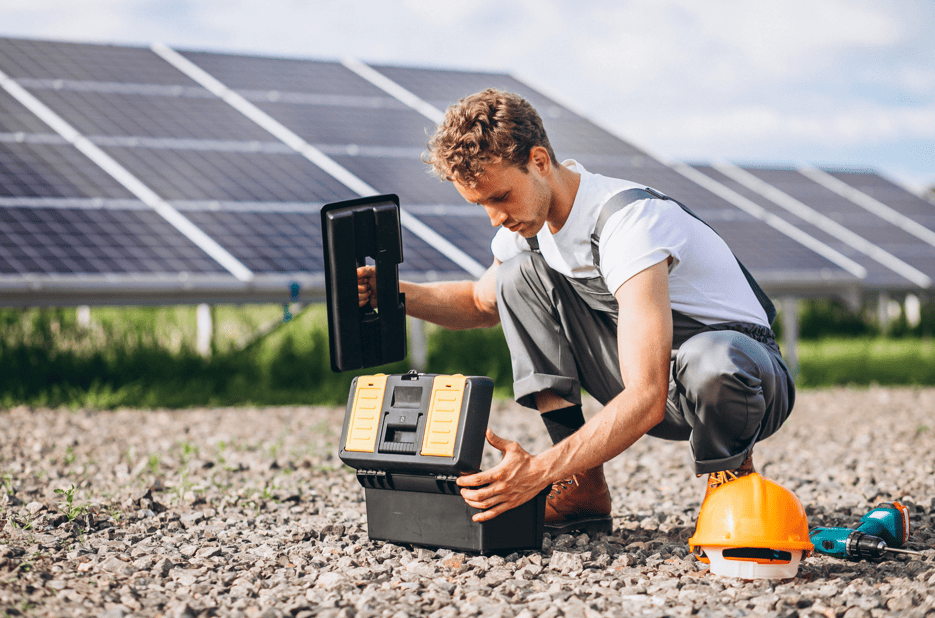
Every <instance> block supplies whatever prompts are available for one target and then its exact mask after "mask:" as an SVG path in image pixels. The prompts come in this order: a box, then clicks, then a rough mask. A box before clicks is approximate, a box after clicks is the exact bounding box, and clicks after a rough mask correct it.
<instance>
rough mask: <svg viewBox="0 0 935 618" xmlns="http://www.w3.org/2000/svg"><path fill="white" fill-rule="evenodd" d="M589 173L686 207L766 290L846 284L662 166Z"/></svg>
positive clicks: (801, 250)
mask: <svg viewBox="0 0 935 618" xmlns="http://www.w3.org/2000/svg"><path fill="white" fill-rule="evenodd" d="M585 167H587V166H585ZM591 171H595V172H597V173H601V174H605V175H609V176H617V177H622V178H626V179H628V180H632V181H634V182H640V183H645V184H646V185H647V186H650V187H653V188H655V189H658V190H659V191H662V192H663V193H665V194H666V195H668V196H670V197H672V198H673V199H676V200H678V201H680V202H682V203H683V204H685V205H686V206H688V208H690V209H691V210H692V212H694V213H695V214H696V215H698V216H699V217H701V219H702V220H704V221H705V222H706V223H707V224H708V225H710V226H711V227H712V228H714V230H715V231H716V232H717V233H718V234H719V235H720V236H721V237H722V238H723V239H724V240H725V242H727V244H728V245H729V246H730V248H731V250H732V251H733V252H734V254H735V255H736V256H737V257H738V258H739V259H740V261H741V262H743V263H744V265H745V266H746V267H747V268H748V269H749V270H750V271H751V272H752V273H753V274H754V276H756V277H757V279H758V280H762V281H760V283H761V284H762V285H768V284H769V283H770V281H771V280H772V279H775V280H777V281H783V280H785V279H786V278H788V277H789V276H790V275H791V274H792V273H794V272H795V271H799V277H801V278H802V279H810V280H817V281H821V280H822V279H832V278H835V279H846V278H847V277H845V276H844V275H843V273H842V272H841V267H840V266H838V265H836V264H834V263H833V262H831V261H830V260H828V259H827V258H825V257H822V256H821V255H817V254H815V253H814V252H812V251H810V250H808V249H806V248H805V247H803V246H802V245H801V244H800V243H798V242H796V241H795V240H793V239H791V238H789V237H788V236H786V235H784V234H782V233H781V232H779V231H777V230H776V229H774V228H772V227H770V226H768V225H766V224H765V223H763V222H762V221H760V220H759V219H756V218H754V217H753V216H751V215H750V214H748V213H746V212H744V211H742V210H740V209H739V208H737V207H736V206H734V205H732V204H730V203H729V202H727V201H725V200H724V199H722V198H720V197H718V196H717V195H714V194H713V193H711V192H710V191H708V190H706V189H704V188H703V187H700V186H698V185H697V184H695V183H694V182H692V181H691V180H689V179H687V178H685V177H684V176H682V175H681V174H678V173H676V172H674V171H672V170H671V169H670V168H668V167H666V166H663V165H661V164H659V163H658V162H654V161H648V162H646V163H645V164H644V165H641V166H639V167H623V166H602V165H597V166H595V168H594V169H593V170H591Z"/></svg>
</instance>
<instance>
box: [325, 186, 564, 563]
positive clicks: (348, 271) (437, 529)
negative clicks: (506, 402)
mask: <svg viewBox="0 0 935 618" xmlns="http://www.w3.org/2000/svg"><path fill="white" fill-rule="evenodd" d="M321 218H322V235H323V240H324V250H325V272H326V282H325V283H326V297H327V309H328V328H329V340H330V351H331V365H332V368H333V369H334V370H335V371H348V370H353V369H364V368H370V367H375V366H379V365H382V364H385V363H389V362H394V361H398V360H401V359H403V358H405V356H406V310H405V298H404V296H403V295H402V294H400V292H399V270H398V269H399V264H400V263H401V262H402V261H403V257H402V230H401V226H400V217H399V200H398V198H397V197H396V196H395V195H380V196H375V197H371V198H364V199H357V200H350V201H345V202H337V203H334V204H328V205H327V206H325V207H324V208H323V209H322V213H321ZM367 258H370V259H372V260H373V265H374V266H375V269H376V280H377V301H378V303H377V305H378V307H379V309H378V310H374V309H373V308H371V307H370V306H369V305H367V306H365V307H362V308H361V307H358V293H357V268H358V267H359V266H364V265H365V264H366V263H367ZM492 396H493V381H492V380H491V379H490V378H488V377H483V376H463V375H458V374H456V375H437V374H422V373H418V372H416V371H410V372H409V373H405V374H395V375H385V374H375V375H365V376H359V377H357V378H355V379H354V380H353V382H352V383H351V388H350V393H349V394H348V401H347V410H346V412H345V416H344V426H343V428H342V431H341V440H340V442H339V444H340V447H339V449H340V450H339V457H340V458H341V461H343V462H344V463H345V464H347V465H348V466H350V467H351V468H354V469H355V470H356V471H357V480H358V481H359V483H360V484H361V486H362V487H363V488H364V494H365V498H366V503H367V532H368V535H369V536H370V538H371V539H373V540H384V541H391V542H393V543H408V544H413V545H425V546H432V547H446V548H451V549H457V550H460V551H473V552H479V553H484V554H486V553H501V552H508V551H514V550H519V549H539V548H541V546H542V535H543V518H544V512H545V493H546V492H543V493H540V494H539V495H538V496H537V497H536V498H534V499H533V500H530V501H529V502H527V503H526V504H523V505H521V506H519V507H517V508H515V509H513V510H511V511H508V512H506V513H503V514H502V515H500V516H499V517H496V518H494V519H492V520H490V521H487V522H482V523H477V522H474V521H472V519H471V518H472V516H473V515H474V514H476V513H478V512H479V511H478V510H477V509H474V508H472V507H470V506H468V505H467V504H466V503H465V502H464V500H463V498H462V497H461V492H460V488H459V487H458V486H457V484H456V483H455V481H456V479H457V478H458V476H459V475H461V474H465V473H471V472H476V471H478V470H480V465H481V457H482V455H483V450H484V440H485V432H486V429H487V422H488V419H489V416H490V404H491V400H492Z"/></svg>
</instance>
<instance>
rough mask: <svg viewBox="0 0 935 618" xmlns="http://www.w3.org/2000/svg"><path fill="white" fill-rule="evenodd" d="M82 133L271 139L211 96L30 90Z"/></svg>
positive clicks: (267, 134)
mask: <svg viewBox="0 0 935 618" xmlns="http://www.w3.org/2000/svg"><path fill="white" fill-rule="evenodd" d="M29 90H30V92H32V93H33V94H34V95H35V96H36V97H38V98H39V99H40V100H41V101H42V102H43V103H45V104H46V105H48V106H49V107H51V108H52V109H53V110H54V111H55V112H56V113H58V114H59V115H60V116H61V117H62V118H63V119H65V121H66V122H68V123H69V124H70V125H71V126H73V127H74V128H75V129H77V130H78V131H79V132H80V133H82V134H84V135H88V136H96V135H107V136H134V137H166V138H180V139H207V140H211V139H214V140H269V139H270V135H269V133H267V132H266V131H264V130H263V129H261V128H260V127H258V126H257V125H256V124H255V123H252V122H250V121H249V120H247V119H246V118H244V117H243V115H242V114H240V113H239V112H238V111H237V110H235V109H234V108H232V107H231V106H230V105H228V104H227V103H225V102H224V101H221V100H220V99H218V98H217V97H215V96H213V95H211V94H210V93H209V92H207V91H201V92H202V93H203V95H207V96H176V95H173V94H171V93H172V89H171V88H167V89H166V92H165V94H162V95H154V94H136V93H122V92H94V91H91V92H88V91H82V90H78V89H67V88H59V89H55V88H29Z"/></svg>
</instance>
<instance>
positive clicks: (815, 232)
mask: <svg viewBox="0 0 935 618" xmlns="http://www.w3.org/2000/svg"><path fill="white" fill-rule="evenodd" d="M693 167H694V169H696V170H698V171H700V172H702V173H703V174H705V175H706V176H709V177H711V178H713V179H714V180H716V181H718V182H720V183H721V184H723V185H724V186H726V187H728V188H730V189H731V190H733V191H736V192H737V193H738V194H740V195H741V196H743V197H745V198H747V199H749V200H750V201H752V202H754V203H756V204H758V205H759V206H762V207H763V208H765V209H767V210H769V211H770V213H772V214H774V215H775V216H777V217H779V218H781V219H783V220H784V221H787V222H790V223H792V224H793V225H795V226H796V227H797V228H798V229H801V230H802V231H804V232H806V233H808V234H810V235H811V236H813V237H814V238H816V239H818V240H819V241H821V242H823V243H825V244H826V245H828V246H830V247H831V248H833V249H835V250H836V251H838V252H840V253H841V254H842V255H844V256H845V257H847V258H849V259H851V260H853V261H855V262H856V263H858V264H859V265H860V266H861V267H863V268H864V269H865V270H866V272H867V275H866V278H865V280H864V282H865V284H867V285H871V286H883V287H902V286H905V285H907V284H908V283H909V282H908V281H907V280H906V279H905V277H903V276H901V275H899V274H898V273H895V272H893V270H892V269H890V268H887V267H886V266H884V265H883V264H881V263H879V262H878V261H876V260H874V259H872V258H871V257H869V256H867V255H866V254H864V253H862V252H861V251H859V250H857V249H856V248H854V247H853V246H852V245H851V244H849V243H847V242H845V241H844V240H842V239H841V238H839V237H837V236H835V235H833V234H831V233H829V232H828V231H827V230H825V229H824V228H822V227H821V226H819V225H815V224H813V223H810V222H809V221H806V220H803V219H802V218H801V217H797V216H795V215H794V214H792V213H790V212H788V211H786V210H784V209H782V208H780V207H779V206H777V205H776V204H774V203H773V202H771V201H770V200H768V199H767V198H765V197H763V196H762V195H760V194H759V193H757V192H755V191H753V190H751V189H749V188H748V187H746V186H744V185H743V184H741V183H740V182H738V181H737V180H735V179H733V178H731V177H729V176H727V175H725V174H723V173H721V172H720V171H718V170H717V169H715V168H714V167H712V166H709V165H695V166H693Z"/></svg>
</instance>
